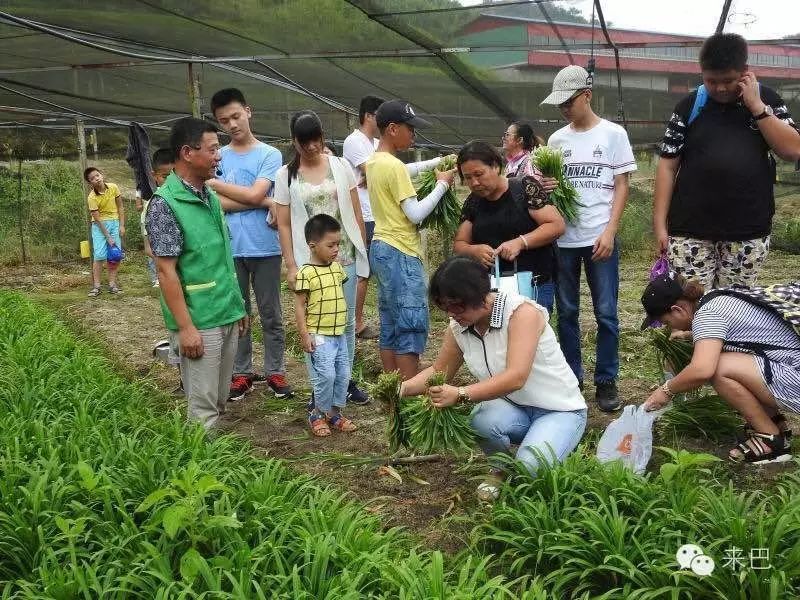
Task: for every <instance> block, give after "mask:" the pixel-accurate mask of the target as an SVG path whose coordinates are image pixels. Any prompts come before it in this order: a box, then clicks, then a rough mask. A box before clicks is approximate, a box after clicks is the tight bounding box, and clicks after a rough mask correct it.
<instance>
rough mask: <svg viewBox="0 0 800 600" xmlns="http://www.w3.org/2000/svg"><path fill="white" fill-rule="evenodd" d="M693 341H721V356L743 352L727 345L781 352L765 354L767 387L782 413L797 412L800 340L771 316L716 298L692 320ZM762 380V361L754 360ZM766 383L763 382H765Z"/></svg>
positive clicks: (762, 310) (737, 301)
mask: <svg viewBox="0 0 800 600" xmlns="http://www.w3.org/2000/svg"><path fill="white" fill-rule="evenodd" d="M692 335H693V337H694V341H695V342H697V341H698V340H703V339H716V340H723V344H722V350H723V351H724V352H745V353H749V354H753V352H752V351H750V350H743V349H741V348H737V347H736V346H735V345H734V344H732V343H728V342H758V343H762V344H771V345H774V346H781V347H782V348H785V350H765V351H764V354H765V355H766V357H767V358H768V359H769V361H770V367H771V369H772V377H773V379H772V383H770V384H767V387H768V388H769V390H770V391H771V392H772V394H773V396H775V399H776V400H777V401H778V403H779V405H781V406H782V407H783V408H785V409H786V410H789V411H792V412H796V413H797V412H800V336H798V335H797V334H796V333H795V332H794V330H793V329H792V328H791V326H790V325H789V324H788V323H787V322H786V321H784V320H783V319H782V318H781V317H780V316H779V315H778V314H776V313H775V312H773V311H771V310H768V309H766V308H763V307H761V306H756V305H754V304H752V303H750V302H747V301H746V300H742V299H740V298H734V297H731V296H717V297H716V298H713V299H711V300H709V301H708V302H707V303H706V304H704V305H703V306H702V307H701V308H700V310H698V311H697V313H696V314H695V315H694V319H693V320H692ZM755 359H756V362H757V363H758V368H759V370H760V371H761V375H762V377H764V371H765V366H764V358H763V357H761V356H756V357H755ZM765 381H766V378H765Z"/></svg>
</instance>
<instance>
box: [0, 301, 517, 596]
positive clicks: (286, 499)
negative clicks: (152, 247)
mask: <svg viewBox="0 0 800 600" xmlns="http://www.w3.org/2000/svg"><path fill="white" fill-rule="evenodd" d="M152 394H153V391H152V389H149V388H147V387H145V386H141V385H139V384H136V383H134V384H131V383H128V382H126V381H125V380H123V379H122V378H120V377H119V375H118V374H117V373H116V371H115V369H114V368H113V366H112V365H111V364H110V363H109V362H108V361H107V360H106V359H105V358H104V357H103V356H102V355H101V354H100V352H99V351H98V350H96V349H95V348H93V347H91V346H89V345H87V344H85V343H83V342H80V341H79V340H77V339H76V338H75V337H74V336H73V335H72V334H70V332H69V331H68V330H67V329H66V327H65V326H64V325H63V324H61V323H60V322H59V321H57V320H56V319H55V317H54V316H53V315H52V314H50V313H49V312H47V311H46V310H43V309H42V308H41V307H39V306H37V305H35V304H33V303H31V302H30V301H28V300H25V299H23V298H22V297H21V296H19V295H17V294H10V293H0V444H1V445H2V448H3V453H2V455H0V468H2V473H3V477H2V479H0V589H2V597H3V598H23V597H24V598H77V597H86V598H89V597H94V598H132V597H139V598H164V599H165V598H173V597H174V598H177V597H181V598H199V597H206V598H212V597H213V598H307V599H309V600H310V599H315V598H331V599H332V598H348V599H357V598H441V599H444V598H462V599H464V600H466V599H468V598H489V597H492V598H494V597H498V598H502V597H513V595H512V594H511V592H510V591H509V585H510V584H509V583H508V581H506V580H504V579H502V578H500V577H492V576H490V574H489V572H488V566H489V559H488V558H476V557H471V556H470V557H465V558H464V559H463V560H459V561H458V562H457V563H456V564H448V565H445V563H444V558H443V556H442V554H441V553H439V552H429V551H426V550H424V549H422V548H415V547H414V546H413V542H412V540H411V539H409V538H408V537H407V536H406V535H404V534H403V533H401V532H400V531H399V530H397V529H389V530H383V528H382V527H381V524H380V521H379V519H378V518H377V517H375V516H374V515H370V514H368V513H367V512H365V511H364V510H363V509H362V507H361V506H360V505H358V504H356V503H354V502H352V501H351V500H349V499H348V498H346V497H345V496H343V495H342V494H341V493H340V492H338V491H335V490H333V489H330V488H323V487H320V486H319V485H317V484H316V483H314V482H313V481H312V480H311V479H310V478H308V477H304V476H297V475H296V474H294V473H293V472H292V471H290V470H289V469H287V468H286V467H285V466H284V465H283V463H281V462H280V461H275V460H262V459H258V458H255V457H253V456H252V455H251V454H250V447H249V446H248V445H247V444H245V443H243V442H242V441H241V440H240V439H238V438H235V437H232V436H228V435H219V436H208V435H206V434H205V432H204V431H203V430H202V428H200V427H198V426H192V425H187V424H186V423H185V422H184V416H183V414H181V413H179V412H177V411H172V412H168V413H166V414H163V413H159V412H157V411H156V410H155V409H154V404H153V403H152V402H151V400H150V396H151V395H152Z"/></svg>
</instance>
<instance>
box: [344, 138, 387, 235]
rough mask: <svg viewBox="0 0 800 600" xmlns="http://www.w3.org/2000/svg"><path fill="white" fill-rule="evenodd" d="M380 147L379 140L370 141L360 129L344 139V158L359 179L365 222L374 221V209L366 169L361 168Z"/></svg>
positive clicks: (359, 197) (359, 192)
mask: <svg viewBox="0 0 800 600" xmlns="http://www.w3.org/2000/svg"><path fill="white" fill-rule="evenodd" d="M377 147H378V140H376V139H372V140H371V139H369V138H368V137H367V136H366V135H364V134H363V133H362V132H361V130H360V129H356V130H354V131H353V133H351V134H350V135H348V136H347V137H346V138H345V139H344V145H343V146H342V156H344V158H345V159H347V162H349V163H350V166H351V167H353V171H355V173H356V177H357V179H358V188H357V189H358V199H359V201H360V202H361V215H362V216H363V217H364V221H374V220H375V218H374V217H373V216H372V207H371V206H370V203H369V191H368V190H367V186H366V184H365V180H364V169H363V168H359V166H360V165H363V164H364V163H366V162H367V159H368V158H369V157H370V156H372V155H373V154H374V153H375V148H377Z"/></svg>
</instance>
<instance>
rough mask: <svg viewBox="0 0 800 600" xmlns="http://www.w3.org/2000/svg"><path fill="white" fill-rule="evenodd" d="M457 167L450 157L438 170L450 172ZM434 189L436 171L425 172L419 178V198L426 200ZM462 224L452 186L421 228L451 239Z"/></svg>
mask: <svg viewBox="0 0 800 600" xmlns="http://www.w3.org/2000/svg"><path fill="white" fill-rule="evenodd" d="M455 167H456V160H455V158H454V157H452V156H448V157H445V158H444V159H442V162H440V163H439V166H438V167H437V168H436V170H438V171H449V170H450V169H455ZM434 187H436V171H435V170H434V169H430V170H428V171H423V172H422V173H420V174H419V175H418V176H417V198H424V197H425V196H427V195H428V194H430V193H431V192H432V191H433V188H434ZM460 223H461V204H460V203H459V201H458V197H457V196H456V194H455V192H454V191H453V186H452V185H451V186H450V187H449V188H448V190H447V191H446V192H445V193H444V196H442V199H441V200H439V202H438V204H437V205H436V206H435V207H434V209H433V211H432V212H431V214H429V215H428V216H427V217H425V219H423V221H422V223H420V225H419V226H420V228H421V229H425V228H430V229H436V230H437V231H439V232H440V233H441V234H442V235H443V236H446V237H447V238H448V239H449V238H452V237H453V235H455V233H456V230H457V229H458V226H459V224H460Z"/></svg>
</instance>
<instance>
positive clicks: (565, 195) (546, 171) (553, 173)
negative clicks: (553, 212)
mask: <svg viewBox="0 0 800 600" xmlns="http://www.w3.org/2000/svg"><path fill="white" fill-rule="evenodd" d="M531 163H532V164H533V166H534V167H536V168H537V169H539V171H541V173H542V175H544V176H545V177H552V178H553V179H556V180H558V187H556V189H554V190H553V191H552V192H550V199H551V200H552V201H553V204H554V205H555V207H556V208H557V209H558V212H560V213H561V216H563V217H564V220H565V221H567V222H574V221H575V220H577V218H578V207H579V206H580V205H581V204H580V203H579V202H578V190H576V189H575V186H574V185H572V182H571V181H570V180H569V179H567V177H566V176H565V175H564V155H563V154H562V152H561V150H559V149H557V148H551V147H550V146H539V147H538V148H535V149H534V150H533V152H531Z"/></svg>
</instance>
